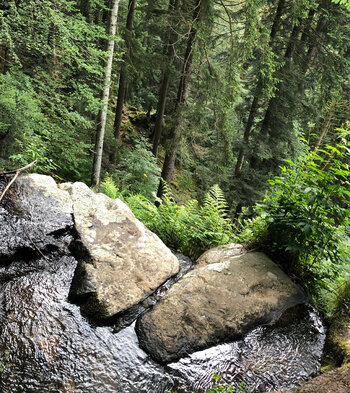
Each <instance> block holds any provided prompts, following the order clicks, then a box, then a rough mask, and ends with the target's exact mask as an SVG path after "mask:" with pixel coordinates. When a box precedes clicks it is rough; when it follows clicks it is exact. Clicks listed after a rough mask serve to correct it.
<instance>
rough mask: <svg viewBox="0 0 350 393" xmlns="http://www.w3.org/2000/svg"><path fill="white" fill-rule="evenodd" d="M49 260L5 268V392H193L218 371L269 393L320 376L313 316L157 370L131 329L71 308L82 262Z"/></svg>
mask: <svg viewBox="0 0 350 393" xmlns="http://www.w3.org/2000/svg"><path fill="white" fill-rule="evenodd" d="M49 259H50V264H49V262H48V260H46V259H44V258H42V259H40V260H36V261H34V260H33V261H25V262H21V261H15V262H12V263H11V264H10V265H9V266H7V267H1V268H0V359H1V356H3V355H1V354H3V353H4V352H5V351H8V353H9V363H10V366H9V367H8V368H7V369H5V371H4V372H3V373H2V374H0V392H1V393H17V392H21V393H23V392H24V393H46V392H52V393H56V392H57V393H59V392H60V393H68V392H69V393H72V392H76V393H97V392H98V393H105V392H106V393H107V392H108V393H110V392H116V393H143V392H152V393H153V392H154V393H163V392H165V391H175V390H176V391H177V392H192V393H195V392H203V391H205V389H206V388H208V387H209V386H211V385H212V382H211V376H212V372H213V371H217V372H218V373H219V374H221V375H222V379H223V381H225V380H226V381H227V382H230V383H236V382H237V383H238V382H240V381H241V380H244V381H245V383H246V385H252V388H253V390H254V391H264V390H273V389H275V388H279V389H287V388H291V387H294V386H297V385H298V383H299V381H301V380H306V379H309V378H310V377H311V376H313V375H315V374H316V373H317V372H318V371H319V367H320V357H321V353H322V347H323V343H324V339H325V331H324V328H323V325H322V323H321V321H320V319H319V317H318V316H317V314H316V313H315V312H314V311H308V312H305V313H304V314H303V315H302V316H301V317H300V319H297V320H294V321H292V322H290V323H287V324H285V325H284V326H283V325H281V326H276V327H274V328H271V327H259V328H257V329H255V330H254V331H252V332H251V333H250V334H248V335H247V336H246V337H245V338H244V340H241V341H237V342H234V343H229V344H224V345H219V346H217V347H214V348H211V349H208V350H205V351H201V352H197V353H195V354H193V355H192V356H190V357H188V358H184V359H182V360H181V361H179V362H177V363H173V364H170V365H168V366H165V367H163V366H160V365H157V364H156V363H154V362H153V361H152V360H151V359H149V357H148V356H147V355H146V354H145V353H144V352H143V351H142V350H140V349H139V348H138V342H137V337H136V335H135V332H134V326H133V325H131V326H129V327H126V328H124V329H122V330H120V331H119V332H118V333H114V332H113V328H112V327H94V326H91V325H90V324H89V323H88V322H87V320H86V319H85V318H84V317H82V316H81V314H80V310H79V307H78V306H76V305H74V304H70V303H69V302H68V301H67V296H68V292H69V286H70V282H71V279H72V276H73V273H74V269H75V266H76V261H75V260H74V259H73V258H71V257H68V256H60V255H54V254H52V255H50V258H49ZM162 291H163V292H164V290H161V292H162ZM161 294H162V293H158V295H157V296H160V295H161ZM174 323H176V316H174Z"/></svg>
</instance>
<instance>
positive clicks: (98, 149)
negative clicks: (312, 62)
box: [92, 0, 119, 190]
mask: <svg viewBox="0 0 350 393" xmlns="http://www.w3.org/2000/svg"><path fill="white" fill-rule="evenodd" d="M118 8H119V0H114V1H113V7H112V10H111V18H110V22H109V27H108V35H109V36H110V37H113V36H115V33H116V29H117V19H118ZM114 43H115V42H114V40H112V39H109V40H108V42H107V52H108V59H107V65H106V68H105V77H104V87H103V92H102V109H101V110H100V112H99V116H98V124H97V130H96V145H95V157H94V165H93V174H92V186H93V187H95V189H96V190H98V189H99V184H100V176H101V163H102V154H103V142H104V136H105V130H106V122H107V110H108V100H109V87H110V82H111V74H112V64H113V55H114Z"/></svg>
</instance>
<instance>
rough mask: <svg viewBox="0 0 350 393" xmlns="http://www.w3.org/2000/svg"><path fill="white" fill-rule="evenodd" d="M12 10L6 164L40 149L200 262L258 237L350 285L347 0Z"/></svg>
mask: <svg viewBox="0 0 350 393" xmlns="http://www.w3.org/2000/svg"><path fill="white" fill-rule="evenodd" d="M0 20H1V28H0V169H1V170H13V169H16V168H19V167H23V166H25V165H27V164H29V163H31V162H33V161H34V160H37V164H36V165H35V166H34V168H33V170H34V171H36V172H39V173H44V174H50V175H51V176H53V177H54V178H55V179H56V180H57V181H58V182H64V181H82V182H85V183H86V184H88V185H89V186H91V187H93V189H94V190H95V191H98V190H100V191H102V192H105V193H106V194H107V195H109V196H112V197H114V198H115V197H119V198H121V199H123V200H124V201H126V202H127V203H128V204H129V205H130V206H131V208H132V209H133V211H134V213H135V214H136V216H138V217H139V218H140V219H141V220H142V221H143V222H145V224H146V225H147V226H148V227H149V228H150V229H152V230H154V231H155V232H156V233H158V234H159V236H160V237H161V238H162V239H163V240H164V241H165V243H166V244H168V245H169V246H171V247H173V248H174V249H179V250H181V251H182V252H184V253H186V254H188V255H190V256H192V257H194V258H195V257H198V255H199V254H200V253H201V252H202V251H203V250H205V249H207V248H208V247H209V246H214V245H218V244H222V243H227V242H230V241H243V242H248V243H249V244H250V247H255V246H259V247H262V248H263V249H266V251H267V252H268V253H270V254H274V255H276V258H277V260H283V261H284V262H283V263H284V265H285V268H286V270H287V271H289V272H290V273H291V274H296V275H297V277H298V279H299V280H300V281H301V282H302V283H303V285H304V286H305V287H307V288H308V290H310V292H311V293H315V292H316V293H317V297H318V299H320V298H322V296H323V292H322V291H327V290H326V289H325V288H328V289H329V285H330V284H329V283H330V282H332V283H333V284H332V285H334V286H335V287H337V288H340V287H339V285H340V284H339V272H342V275H341V276H342V279H341V288H342V289H341V292H342V293H343V291H344V290H343V284H344V282H345V283H346V282H347V273H346V271H347V268H346V265H344V263H345V262H347V252H346V250H347V247H348V244H349V241H348V232H349V229H348V228H349V226H348V220H349V217H350V212H349V206H348V204H349V198H350V189H349V183H348V178H349V174H350V170H349V154H350V150H349V120H350V80H349V75H350V73H349V71H350V10H349V7H348V2H347V1H339V0H338V1H336V0H333V1H331V0H274V1H272V0H245V1H241V0H237V1H235V0H153V1H151V0H128V1H127V0H109V1H107V0H41V1H37V0H28V1H21V0H2V1H1V2H0ZM282 233H283V236H282V235H281V234H282ZM334 277H338V278H336V279H335V278H334ZM327 280H328V281H327ZM329 280H331V281H329ZM332 280H333V281H332ZM344 285H345V284H344ZM315 288H318V289H317V290H315ZM339 291H340V290H339ZM339 291H338V290H337V292H339ZM348 291H349V292H350V290H349V289H348ZM331 292H332V291H331ZM333 292H334V291H333ZM327 296H328V295H327ZM327 296H326V297H327ZM332 296H333V295H332ZM328 297H329V296H328ZM328 297H327V301H325V302H328V301H329V299H328ZM319 301H320V302H321V303H322V301H323V300H319ZM332 301H333V303H334V301H335V300H334V299H333V300H332ZM337 301H338V300H337ZM342 302H343V304H344V301H342ZM323 307H325V309H326V310H328V312H329V313H332V312H333V311H334V309H335V308H336V307H338V306H335V305H334V304H333V306H332V307H333V308H331V306H329V305H323ZM331 309H332V310H333V311H330V310H331Z"/></svg>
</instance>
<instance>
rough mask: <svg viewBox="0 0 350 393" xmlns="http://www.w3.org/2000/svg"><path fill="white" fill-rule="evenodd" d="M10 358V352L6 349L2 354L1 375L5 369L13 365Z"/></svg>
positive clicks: (0, 362) (0, 359)
mask: <svg viewBox="0 0 350 393" xmlns="http://www.w3.org/2000/svg"><path fill="white" fill-rule="evenodd" d="M9 360H10V353H9V352H8V351H5V352H4V353H3V354H2V356H1V357H0V375H1V373H3V372H4V371H5V369H7V368H10V367H11V363H10V362H9Z"/></svg>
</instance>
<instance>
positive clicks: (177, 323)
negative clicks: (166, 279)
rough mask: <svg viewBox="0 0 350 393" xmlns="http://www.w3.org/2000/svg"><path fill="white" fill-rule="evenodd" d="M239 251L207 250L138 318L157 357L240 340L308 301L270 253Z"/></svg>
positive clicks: (160, 359) (140, 332) (141, 334)
mask: <svg viewBox="0 0 350 393" xmlns="http://www.w3.org/2000/svg"><path fill="white" fill-rule="evenodd" d="M235 254H237V245H232V250H231V251H230V250H229V249H228V248H227V246H226V248H224V249H223V248H219V249H214V250H212V251H211V252H209V253H208V252H207V253H206V256H205V254H204V257H203V258H200V260H199V262H200V265H199V266H198V267H197V268H195V269H193V270H192V271H190V272H189V273H187V274H186V275H185V276H184V277H183V278H182V279H181V280H180V281H179V282H177V283H176V284H175V285H174V286H173V287H172V288H171V289H170V290H169V292H168V293H167V294H166V295H165V296H164V297H163V298H162V299H161V300H160V301H159V303H158V304H157V305H156V306H155V307H154V309H153V310H151V311H150V312H148V313H146V314H144V315H143V316H142V317H141V318H140V319H139V320H138V322H137V333H138V337H139V341H140V344H141V346H142V348H143V349H144V350H145V351H146V352H147V353H149V354H150V355H151V357H153V358H154V359H155V360H157V361H158V362H161V363H167V362H171V361H175V360H177V359H179V358H181V357H184V356H186V355H187V354H189V353H192V352H194V351H196V350H199V349H203V348H207V347H209V346H212V345H215V344H218V343H221V342H225V341H229V340H234V339H236V338H238V337H239V336H241V335H242V334H244V333H246V332H248V331H249V330H250V329H251V328H253V327H255V326H257V325H261V324H273V323H274V322H275V321H277V320H278V319H279V317H280V316H281V315H282V314H283V312H284V311H285V310H287V309H288V308H290V307H293V306H295V305H297V304H300V303H303V302H306V301H307V298H306V296H305V295H304V293H303V292H302V290H301V289H300V288H299V287H298V286H297V285H296V284H294V283H293V282H292V281H291V280H290V279H289V278H288V277H287V276H286V274H285V273H283V272H282V271H281V270H280V269H279V268H278V267H277V265H275V264H274V263H273V262H272V261H271V260H270V259H269V258H268V257H267V256H266V255H264V254H262V253H260V252H251V253H246V254H242V255H238V256H237V255H236V256H235ZM214 255H216V256H217V257H218V258H219V259H215V258H214V257H213V256H214ZM232 255H233V256H232ZM209 259H210V262H211V263H206V262H208V261H209Z"/></svg>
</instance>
